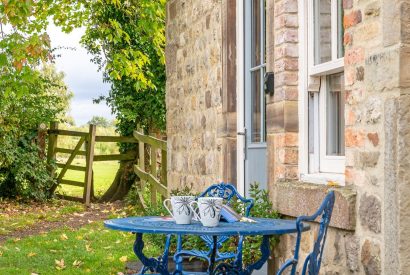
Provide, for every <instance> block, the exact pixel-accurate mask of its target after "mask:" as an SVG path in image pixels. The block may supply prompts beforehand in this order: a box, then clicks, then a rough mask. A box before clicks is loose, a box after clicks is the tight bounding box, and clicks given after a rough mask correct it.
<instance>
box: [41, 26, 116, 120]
mask: <svg viewBox="0 0 410 275" xmlns="http://www.w3.org/2000/svg"><path fill="white" fill-rule="evenodd" d="M84 31H85V30H84V28H82V29H76V30H74V31H73V32H71V33H70V34H65V33H63V32H61V30H60V29H59V28H58V27H56V26H54V25H53V24H50V27H49V28H48V33H49V35H50V38H51V44H52V46H53V47H64V48H70V47H71V48H75V50H71V49H64V48H62V49H58V50H57V52H56V54H59V55H61V57H59V58H57V60H56V64H55V65H56V67H57V69H58V70H59V71H63V72H64V73H65V75H66V77H65V82H66V83H67V85H68V86H69V87H70V89H71V90H72V91H73V93H74V98H73V100H72V106H71V115H72V117H73V118H74V119H75V121H76V124H78V125H81V124H84V123H86V122H87V121H88V120H90V119H91V118H92V117H93V116H94V115H99V116H104V117H106V118H108V119H112V118H113V116H112V115H111V110H110V108H109V107H108V106H106V105H105V104H104V103H101V104H98V105H96V104H93V103H92V99H94V98H96V97H98V96H100V95H107V94H108V91H109V88H110V86H109V84H107V83H103V80H102V73H101V72H98V67H97V65H96V64H93V63H92V62H91V61H90V59H91V57H92V56H91V55H89V54H87V51H86V50H85V49H84V48H82V47H81V45H80V39H81V36H82V35H83V34H84Z"/></svg>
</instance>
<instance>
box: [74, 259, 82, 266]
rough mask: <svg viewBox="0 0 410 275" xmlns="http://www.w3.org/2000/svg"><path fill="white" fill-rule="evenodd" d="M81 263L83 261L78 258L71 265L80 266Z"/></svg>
mask: <svg viewBox="0 0 410 275" xmlns="http://www.w3.org/2000/svg"><path fill="white" fill-rule="evenodd" d="M82 264H83V262H82V261H78V260H75V261H74V262H73V266H74V267H80V266H81V265H82Z"/></svg>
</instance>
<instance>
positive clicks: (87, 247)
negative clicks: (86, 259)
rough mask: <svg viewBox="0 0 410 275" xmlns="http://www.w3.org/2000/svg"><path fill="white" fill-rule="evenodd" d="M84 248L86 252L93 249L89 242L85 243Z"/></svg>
mask: <svg viewBox="0 0 410 275" xmlns="http://www.w3.org/2000/svg"><path fill="white" fill-rule="evenodd" d="M85 250H87V252H91V251H92V250H93V249H92V248H91V247H90V245H89V244H86V245H85Z"/></svg>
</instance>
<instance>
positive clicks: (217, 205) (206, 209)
mask: <svg viewBox="0 0 410 275" xmlns="http://www.w3.org/2000/svg"><path fill="white" fill-rule="evenodd" d="M222 203H223V199H222V198H212V197H203V198H199V199H198V201H197V202H196V201H193V202H191V203H190V205H189V206H190V208H191V210H192V212H193V213H194V215H195V218H196V219H197V220H198V221H201V223H202V225H203V226H207V227H216V226H218V224H219V218H220V217H221V209H222ZM194 205H196V208H194ZM198 210H199V215H198V214H197V211H198Z"/></svg>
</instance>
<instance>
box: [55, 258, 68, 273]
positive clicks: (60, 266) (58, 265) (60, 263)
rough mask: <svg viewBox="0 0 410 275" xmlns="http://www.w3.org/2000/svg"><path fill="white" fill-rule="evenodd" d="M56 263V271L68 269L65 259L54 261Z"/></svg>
mask: <svg viewBox="0 0 410 275" xmlns="http://www.w3.org/2000/svg"><path fill="white" fill-rule="evenodd" d="M54 261H55V263H56V269H57V270H63V269H64V268H66V266H65V263H64V259H61V260H54Z"/></svg>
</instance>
